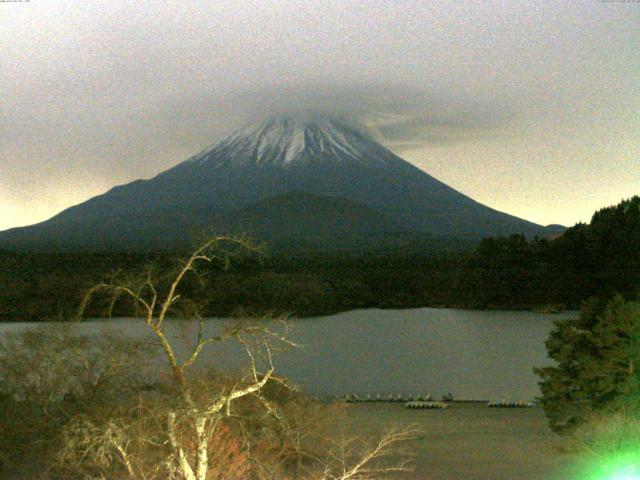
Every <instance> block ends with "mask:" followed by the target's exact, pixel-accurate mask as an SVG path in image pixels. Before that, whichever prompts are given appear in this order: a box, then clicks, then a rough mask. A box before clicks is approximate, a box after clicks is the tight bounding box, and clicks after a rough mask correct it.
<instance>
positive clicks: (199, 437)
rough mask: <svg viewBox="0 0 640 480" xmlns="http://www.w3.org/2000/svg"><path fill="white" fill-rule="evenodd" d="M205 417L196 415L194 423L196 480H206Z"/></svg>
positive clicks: (207, 460) (207, 458)
mask: <svg viewBox="0 0 640 480" xmlns="http://www.w3.org/2000/svg"><path fill="white" fill-rule="evenodd" d="M206 426H207V417H206V416H205V415H198V416H197V417H196V421H195V427H196V441H197V446H196V448H197V450H196V478H197V480H206V479H207V471H208V470H209V456H208V452H207V449H208V448H207V447H208V438H207V429H206Z"/></svg>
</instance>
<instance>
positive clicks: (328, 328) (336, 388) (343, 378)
mask: <svg viewBox="0 0 640 480" xmlns="http://www.w3.org/2000/svg"><path fill="white" fill-rule="evenodd" d="M576 315H577V314H576V313H575V312H567V313H563V314H558V315H550V314H540V313H534V312H516V311H473V310H455V309H433V308H420V309H409V310H377V309H371V310H354V311H350V312H344V313H340V314H337V315H332V316H327V317H317V318H307V319H295V320H292V321H291V325H292V330H291V332H290V338H291V339H292V340H293V341H295V342H296V343H298V344H299V345H301V346H302V347H303V348H301V349H290V350H288V351H285V352H281V353H279V354H278V355H277V357H276V358H275V361H274V363H275V365H276V369H277V372H278V373H279V374H280V375H284V376H286V377H289V378H290V379H291V380H293V381H294V382H295V383H297V384H298V385H300V386H301V387H302V388H303V389H304V390H305V391H306V392H308V393H310V394H313V395H318V396H331V395H343V394H345V393H357V394H359V395H366V394H371V395H372V396H375V395H376V394H378V393H379V394H381V395H384V396H386V395H388V394H390V393H392V394H394V395H398V394H403V395H404V396H405V397H406V396H408V395H414V396H416V395H419V394H422V395H426V394H427V393H431V394H432V395H433V396H434V397H440V396H442V395H443V394H447V393H449V392H451V393H452V394H453V395H454V397H455V398H466V399H476V400H495V399H498V400H499V399H507V400H533V399H534V398H535V397H536V396H537V395H539V389H538V386H537V381H538V378H537V376H536V375H535V374H534V373H533V370H532V369H533V367H534V366H543V365H548V364H549V363H550V360H549V359H548V357H547V355H546V350H545V346H544V342H545V340H546V338H547V336H548V334H549V331H550V330H551V328H552V326H553V322H554V321H556V320H563V319H567V318H572V317H575V316H576ZM229 323H230V321H229V320H226V319H208V320H207V321H206V324H207V327H206V330H207V333H213V332H215V331H217V330H219V329H220V328H222V327H224V326H225V325H229ZM29 328H43V327H41V326H38V324H27V323H19V324H0V334H2V333H3V332H8V331H16V330H22V329H29ZM44 328H60V325H59V324H47V326H46V327H44ZM101 328H107V329H115V330H118V331H120V332H122V333H123V334H125V335H127V336H131V337H141V336H144V335H145V334H146V326H145V325H144V323H143V322H142V321H141V320H133V319H113V320H106V321H105V320H102V321H86V322H83V323H82V324H76V325H75V326H74V329H76V330H77V331H78V332H96V331H98V330H99V329H101ZM168 329H169V331H170V332H171V335H172V337H173V339H174V340H175V341H176V343H177V344H178V345H180V346H181V347H180V350H181V353H184V352H186V351H187V349H188V347H189V342H188V340H186V339H188V338H194V335H195V333H196V332H195V330H194V326H193V325H188V324H185V323H181V322H168ZM245 358H246V357H244V356H242V352H241V350H239V349H237V348H236V347H234V346H233V345H230V344H229V345H223V346H216V347H215V348H211V349H207V350H206V351H205V354H204V355H203V356H202V358H201V359H200V360H201V363H202V364H204V365H207V366H213V367H217V368H226V369H229V368H232V369H237V368H240V366H241V365H242V364H243V362H244V360H245ZM239 359H240V360H239Z"/></svg>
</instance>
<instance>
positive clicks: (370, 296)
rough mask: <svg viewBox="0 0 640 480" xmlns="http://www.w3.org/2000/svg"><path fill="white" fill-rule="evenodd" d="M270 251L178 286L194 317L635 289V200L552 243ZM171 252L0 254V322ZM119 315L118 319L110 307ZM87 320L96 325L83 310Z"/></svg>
mask: <svg viewBox="0 0 640 480" xmlns="http://www.w3.org/2000/svg"><path fill="white" fill-rule="evenodd" d="M299 252H300V253H296V254H295V255H286V254H285V253H284V252H283V251H282V250H277V251H274V252H272V253H271V255H269V256H268V257H267V258H266V259H259V260H258V259H255V258H254V259H251V258H246V259H238V261H236V262H234V263H232V265H231V266H230V267H229V268H227V269H226V270H223V271H220V270H218V269H208V270H206V271H204V272H203V273H202V276H201V281H192V282H190V283H189V284H188V285H185V288H187V289H191V290H190V291H191V292H192V293H196V292H197V294H198V298H201V299H202V301H203V305H202V312H203V313H204V314H205V315H212V316H213V315H215V316H221V315H224V316H227V315H234V314H236V313H238V309H239V308H240V307H241V308H242V310H243V312H244V313H254V314H261V313H264V312H272V313H273V312H276V313H282V312H287V313H293V314H295V315H300V316H303V315H304V316H308V315H322V314H330V313H335V312H338V311H343V310H349V309H354V308H367V307H378V308H412V307H422V306H450V307H460V308H517V309H550V310H555V309H562V308H569V309H573V308H578V307H579V306H580V304H581V302H582V301H584V300H586V299H588V298H590V297H594V296H598V297H603V298H610V297H611V296H613V295H614V294H616V293H619V294H621V295H622V296H623V297H624V298H627V299H630V298H633V297H634V296H635V295H636V293H637V290H638V288H639V286H640V197H634V198H632V199H630V200H625V201H623V202H621V203H620V204H618V205H616V206H614V207H609V208H605V209H602V210H600V211H598V212H596V213H595V214H594V216H593V218H592V220H591V222H590V223H589V224H577V225H575V226H574V227H572V228H570V229H568V230H567V231H566V232H565V233H564V234H563V235H562V236H560V237H558V238H555V239H553V240H547V239H541V238H534V239H532V240H527V239H526V238H525V237H524V236H522V235H512V236H510V237H507V238H488V239H484V240H482V242H481V243H480V244H479V245H477V246H475V247H468V243H466V242H465V241H457V242H456V243H449V244H439V245H437V246H433V247H432V248H430V249H425V248H416V247H406V248H402V249H389V250H376V251H371V252H360V253H356V252H353V251H324V252H320V253H316V254H313V253H310V251H306V253H305V251H300V250H299ZM173 258H175V252H149V253H122V252H102V253H86V252H85V253H83V252H76V253H20V252H10V251H2V252H0V285H1V286H2V288H1V290H0V320H3V321H40V320H50V319H56V318H64V317H67V316H68V315H72V314H74V313H75V309H76V308H77V305H78V304H79V301H80V299H81V297H82V294H83V292H84V291H85V290H86V288H88V287H89V286H90V285H93V284H95V283H96V282H98V281H99V280H102V279H104V278H106V277H107V276H109V275H111V274H112V273H113V272H115V271H118V270H122V271H130V270H132V269H133V270H135V269H139V268H141V267H142V266H144V265H147V264H150V263H153V264H155V265H156V268H157V270H158V271H162V270H163V269H165V268H166V267H168V266H170V265H171V264H172V262H173V260H172V259H173ZM116 313H121V314H123V315H125V314H127V312H126V311H124V310H121V311H120V312H116ZM89 314H90V315H96V316H100V315H101V311H100V310H99V309H98V308H97V307H95V308H94V309H93V310H92V311H90V312H89Z"/></svg>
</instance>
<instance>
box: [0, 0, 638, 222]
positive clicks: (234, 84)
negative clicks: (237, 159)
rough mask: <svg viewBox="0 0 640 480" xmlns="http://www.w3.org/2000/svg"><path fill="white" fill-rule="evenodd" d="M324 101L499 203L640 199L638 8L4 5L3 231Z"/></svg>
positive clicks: (552, 215)
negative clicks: (246, 127)
mask: <svg viewBox="0 0 640 480" xmlns="http://www.w3.org/2000/svg"><path fill="white" fill-rule="evenodd" d="M300 107H304V108H309V109H320V110H323V111H327V112H336V113H340V114H348V115H351V116H352V117H354V118H356V119H357V120H359V121H360V122H362V123H364V124H367V125H368V126H369V127H370V128H371V129H372V130H373V131H374V132H375V133H376V135H377V136H378V138H379V139H380V140H381V141H382V143H384V144H385V145H386V146H387V147H389V148H390V149H392V150H393V151H395V152H396V153H398V154H399V155H400V156H402V157H403V158H405V159H407V160H409V161H411V162H412V163H414V164H415V165H416V166H418V167H420V168H422V169H423V170H425V171H426V172H428V173H430V174H431V175H433V176H435V177H436V178H438V179H440V180H442V181H444V182H445V183H447V184H449V185H450V186H452V187H454V188H456V189H458V190H460V191H462V192H463V193H465V194H467V195H469V196H471V197H473V198H474V199H476V200H478V201H480V202H482V203H485V204H487V205H489V206H491V207H494V208H497V209H499V210H502V211H506V212H509V213H512V214H514V215H517V216H520V217H523V218H526V219H529V220H532V221H535V222H538V223H542V224H548V223H563V224H566V225H571V224H573V223H575V222H577V221H580V220H582V221H588V220H589V218H590V216H591V214H592V213H593V211H594V210H595V209H597V208H600V207H603V206H606V205H609V204H613V203H617V202H618V201H619V200H621V199H622V198H623V197H629V196H631V195H633V194H638V193H640V3H637V2H631V1H626V2H623V1H616V2H613V1H611V2H600V1H590V0H583V1H571V2H565V1H557V2H556V1H535V0H531V1H526V2H525V1H517V0H505V1H473V2H471V1H451V0H430V1H426V0H425V1H415V0H414V1H411V0H404V1H403V0H387V1H373V0H372V1H350V0H334V1H301V0H298V1H284V0H273V1H267V0H263V1H240V0H235V1H227V0H215V1H184V2H173V1H172V2H169V1H140V0H138V1H118V0H114V1H110V2H106V1H102V0H82V1H71V0H54V1H48V0H31V1H30V2H28V3H4V2H0V229H4V228H9V227H12V226H19V225H26V224H31V223H34V222H37V221H42V220H45V219H46V218H48V217H50V216H52V215H54V214H55V213H57V212H58V211H60V210H62V209H64V208H66V207H68V206H71V205H73V204H76V203H79V202H81V201H83V200H86V199H87V198H89V197H90V196H93V195H96V194H99V193H102V192H104V191H105V190H107V189H109V188H110V187H111V186H113V185H116V184H122V183H126V182H129V181H132V180H134V179H137V178H148V177H151V176H153V175H155V174H156V173H158V172H160V171H162V170H164V169H166V168H168V167H170V166H173V165H174V164H176V163H178V162H180V161H182V160H184V159H186V158H187V157H189V156H190V155H192V154H194V153H196V152H197V151H199V150H201V149H202V148H203V147H205V146H206V145H208V144H211V143H214V142H215V141H216V140H219V139H220V138H222V137H223V136H224V135H225V134H226V133H229V132H230V131H232V130H233V129H235V128H237V127H238V126H240V125H241V124H243V123H246V122H250V121H254V120H259V119H260V118H261V117H262V116H264V115H266V114H268V113H270V112H273V111H276V112H277V111H284V110H289V109H294V108H300Z"/></svg>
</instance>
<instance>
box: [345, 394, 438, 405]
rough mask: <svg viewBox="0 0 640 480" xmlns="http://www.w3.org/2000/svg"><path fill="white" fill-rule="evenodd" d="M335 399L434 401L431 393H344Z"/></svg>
mask: <svg viewBox="0 0 640 480" xmlns="http://www.w3.org/2000/svg"><path fill="white" fill-rule="evenodd" d="M334 400H342V401H343V402H347V403H366V402H401V403H405V402H411V401H418V402H432V401H433V397H432V396H431V394H427V395H424V396H423V395H418V396H416V397H414V396H412V395H409V396H407V397H405V396H403V395H395V396H394V395H387V396H382V395H380V394H378V395H376V396H375V397H372V396H371V395H367V396H365V397H360V396H359V395H357V394H355V393H354V394H351V395H350V394H347V395H344V396H343V397H342V398H341V399H339V398H337V397H334Z"/></svg>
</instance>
